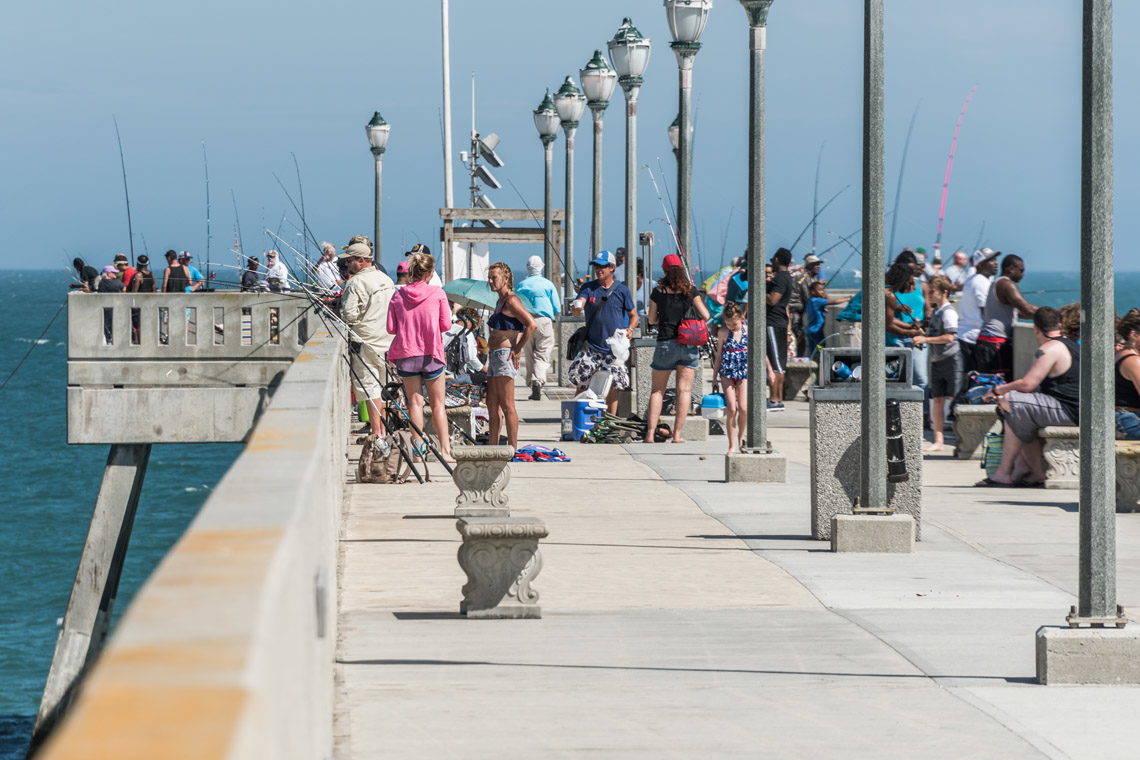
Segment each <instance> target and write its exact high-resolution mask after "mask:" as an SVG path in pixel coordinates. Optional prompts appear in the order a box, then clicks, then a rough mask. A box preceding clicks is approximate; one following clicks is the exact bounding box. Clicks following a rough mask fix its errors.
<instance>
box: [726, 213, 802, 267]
mask: <svg viewBox="0 0 1140 760" xmlns="http://www.w3.org/2000/svg"><path fill="white" fill-rule="evenodd" d="M735 211H736V206H730V207H729V209H728V221H727V222H725V223H724V234H723V235H721V238H720V265H719V266H718V267H717V271H718V272H719V271H720V270H721V269H724V251H725V249H726V248H728V229H729V227H731V226H732V215H733V213H735ZM814 248H815V244H814V243H812V249H813V250H814Z"/></svg>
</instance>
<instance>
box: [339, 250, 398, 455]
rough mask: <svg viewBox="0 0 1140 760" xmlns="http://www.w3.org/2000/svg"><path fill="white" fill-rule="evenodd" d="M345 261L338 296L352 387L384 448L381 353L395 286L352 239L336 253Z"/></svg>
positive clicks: (384, 377) (388, 339) (369, 252)
mask: <svg viewBox="0 0 1140 760" xmlns="http://www.w3.org/2000/svg"><path fill="white" fill-rule="evenodd" d="M339 259H340V260H341V261H345V262H347V268H348V273H349V279H348V282H347V283H345V286H344V291H343V292H342V293H341V298H340V313H341V317H342V318H343V319H344V321H345V323H346V324H347V325H348V327H349V332H350V335H349V340H350V343H349V351H350V355H351V369H352V387H353V390H354V391H355V392H356V398H357V400H360V401H366V402H367V403H368V424H369V426H370V427H371V428H372V433H373V435H375V436H376V437H377V440H378V441H379V442H380V443H379V444H378V445H379V446H380V447H381V448H385V446H384V441H385V435H386V434H387V431H386V430H385V428H384V423H383V421H382V420H381V418H380V406H381V395H380V394H381V391H382V390H383V388H384V384H385V383H386V382H388V376H387V373H386V372H385V367H384V356H385V354H387V353H388V347H389V346H391V345H392V336H391V335H390V334H389V333H388V327H387V324H388V303H389V302H390V301H391V300H392V294H393V293H395V292H396V287H395V285H394V284H393V283H392V279H391V278H390V277H388V275H386V274H384V273H383V272H381V271H380V270H379V269H377V268H376V267H374V266H373V265H372V249H371V248H369V247H368V246H367V245H365V244H363V243H353V244H351V245H348V246H346V247H345V249H344V253H342V254H341V255H340V256H339Z"/></svg>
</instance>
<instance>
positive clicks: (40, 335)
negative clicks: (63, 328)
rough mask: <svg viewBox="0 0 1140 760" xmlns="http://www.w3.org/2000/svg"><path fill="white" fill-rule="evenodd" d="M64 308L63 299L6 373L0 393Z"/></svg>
mask: <svg viewBox="0 0 1140 760" xmlns="http://www.w3.org/2000/svg"><path fill="white" fill-rule="evenodd" d="M65 306H67V299H66V298H65V299H63V303H61V304H60V305H59V308H58V309H56V310H55V314H52V315H51V319H49V320H48V323H47V325H46V326H45V327H44V329H43V330H42V331H40V334H39V336H37V337H36V339H35V340H33V341H32V345H30V346H28V350H27V351H26V352H25V353H24V355H23V356H22V357H20V361H18V362H16V366H15V367H13V368H12V371H11V372H9V373H8V377H6V378H4V382H2V383H0V391H2V390H4V388H6V387H7V386H8V381H9V380H11V379H12V378H13V377H15V375H16V373H17V372H18V371H19V369H20V367H22V366H24V362H26V361H27V360H28V357H29V356H31V355H32V351H35V350H36V346H38V345H40V341H41V340H43V339H44V336H45V335H47V332H48V330H50V329H51V326H52V325H53V324H55V320H56V318H57V317H58V316H59V315H60V313H61V312H63V307H65Z"/></svg>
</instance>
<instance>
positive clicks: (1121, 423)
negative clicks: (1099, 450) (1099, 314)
mask: <svg viewBox="0 0 1140 760" xmlns="http://www.w3.org/2000/svg"><path fill="white" fill-rule="evenodd" d="M1116 332H1117V335H1118V336H1119V337H1120V343H1121V346H1122V348H1121V350H1119V351H1117V352H1116V432H1117V437H1118V438H1124V439H1126V440H1130V441H1136V440H1140V354H1138V352H1137V349H1140V311H1137V310H1136V309H1133V310H1132V311H1130V312H1128V313H1127V314H1125V315H1124V318H1123V319H1121V320H1120V322H1119V323H1118V324H1117V326H1116Z"/></svg>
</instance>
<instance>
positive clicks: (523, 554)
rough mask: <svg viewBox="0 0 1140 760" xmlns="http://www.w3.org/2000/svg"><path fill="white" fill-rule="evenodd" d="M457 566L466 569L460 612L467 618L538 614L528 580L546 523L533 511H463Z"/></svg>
mask: <svg viewBox="0 0 1140 760" xmlns="http://www.w3.org/2000/svg"><path fill="white" fill-rule="evenodd" d="M455 527H456V529H457V530H458V531H459V535H460V536H462V537H463V544H462V545H461V546H460V547H459V566H460V567H461V568H463V572H465V573H466V574H467V583H466V584H464V586H463V601H461V602H460V603H459V614H461V615H464V616H466V617H468V618H540V617H542V608H541V607H539V606H538V591H536V590H535V589H534V588H532V587H531V585H530V584H531V582H532V581H533V580H534V578H535V576H537V575H538V574H539V572H540V571H541V570H542V554H541V553H540V552H539V549H538V542H539V539H542V538H546V536H547V530H546V524H545V523H543V522H542V520H539V519H537V518H534V517H463V518H460V519H459V520H458V521H457V522H456V524H455Z"/></svg>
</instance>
